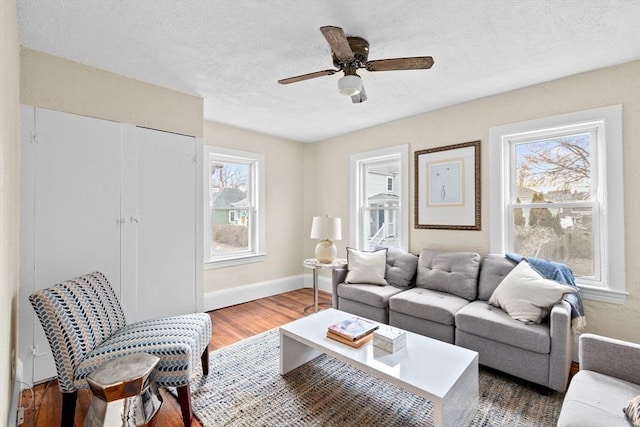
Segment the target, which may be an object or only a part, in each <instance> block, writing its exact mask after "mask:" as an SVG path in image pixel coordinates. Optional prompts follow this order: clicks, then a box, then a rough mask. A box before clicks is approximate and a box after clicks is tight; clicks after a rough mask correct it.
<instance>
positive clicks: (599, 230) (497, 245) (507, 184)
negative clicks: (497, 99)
mask: <svg viewBox="0 0 640 427" xmlns="http://www.w3.org/2000/svg"><path fill="white" fill-rule="evenodd" d="M621 147H622V138H621V109H620V107H619V106H618V107H608V108H603V109H598V110H590V111H586V112H581V113H574V114H570V115H563V116H556V117H552V118H547V119H540V120H536V121H532V122H525V123H517V124H513V125H506V126H501V127H498V128H492V129H491V153H492V154H491V162H492V164H495V165H497V166H496V167H493V168H492V175H491V188H492V189H497V190H496V191H495V193H494V192H492V201H491V211H492V214H491V229H490V230H491V251H492V252H501V253H502V252H512V253H517V254H520V255H524V256H528V257H535V258H542V259H548V260H551V261H556V262H560V263H564V264H566V265H567V266H569V267H570V268H571V269H572V271H573V273H574V276H575V277H576V281H577V283H578V285H579V286H580V287H581V288H582V290H583V294H586V296H587V297H588V298H591V299H597V300H603V301H608V302H623V301H624V231H623V225H624V222H623V219H624V216H623V198H622V155H621V152H622V149H621ZM621 278H622V280H621Z"/></svg>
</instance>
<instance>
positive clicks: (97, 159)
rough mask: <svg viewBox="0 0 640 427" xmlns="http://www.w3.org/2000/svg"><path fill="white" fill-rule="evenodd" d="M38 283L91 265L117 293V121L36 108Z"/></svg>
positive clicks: (66, 276)
mask: <svg viewBox="0 0 640 427" xmlns="http://www.w3.org/2000/svg"><path fill="white" fill-rule="evenodd" d="M36 128H37V132H38V139H39V142H38V144H37V148H36V164H35V171H36V178H35V180H36V184H35V192H36V194H35V200H36V208H35V211H36V214H35V240H36V248H35V265H36V286H37V287H38V289H40V288H44V287H47V286H49V285H51V284H53V283H57V282H60V281H63V280H66V279H71V278H73V277H76V276H79V275H81V274H85V273H89V272H92V271H96V270H98V271H101V272H103V273H104V274H105V275H106V276H107V278H108V279H109V282H110V283H111V286H113V288H114V290H115V292H116V294H118V295H119V292H120V223H119V221H118V220H119V218H120V125H119V124H117V123H113V122H109V121H105V120H98V119H93V118H89V117H83V116H77V115H71V114H66V113H61V112H57V111H51V110H42V109H37V110H36Z"/></svg>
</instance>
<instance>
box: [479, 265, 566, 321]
mask: <svg viewBox="0 0 640 427" xmlns="http://www.w3.org/2000/svg"><path fill="white" fill-rule="evenodd" d="M573 292H575V289H574V288H573V287H571V286H568V285H563V284H560V283H558V282H556V281H554V280H549V279H545V278H544V277H542V276H541V275H540V273H538V272H537V271H535V270H534V269H533V267H531V266H530V265H529V263H528V262H527V261H526V260H522V261H520V263H519V264H518V265H517V266H516V267H515V268H514V269H513V270H511V271H510V272H509V274H507V276H506V277H505V278H504V279H502V282H500V285H498V287H497V288H496V290H495V291H494V292H493V295H491V298H489V304H491V305H495V306H496V307H501V308H502V309H504V310H505V311H506V312H507V313H509V316H511V317H513V318H514V319H516V320H520V321H523V322H533V323H540V322H541V321H542V319H543V318H544V317H546V316H547V315H548V314H549V312H550V310H551V306H553V305H555V304H557V303H558V302H560V301H561V300H562V297H563V296H564V295H565V294H569V293H573Z"/></svg>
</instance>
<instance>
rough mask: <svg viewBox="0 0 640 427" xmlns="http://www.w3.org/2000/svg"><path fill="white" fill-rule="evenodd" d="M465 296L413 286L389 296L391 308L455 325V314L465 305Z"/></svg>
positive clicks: (417, 316)
mask: <svg viewBox="0 0 640 427" xmlns="http://www.w3.org/2000/svg"><path fill="white" fill-rule="evenodd" d="M467 304H469V301H467V300H466V299H464V298H460V297H458V296H455V295H451V294H447V293H445V292H439V291H432V290H430V289H423V288H413V289H409V290H407V291H405V292H401V293H399V294H397V295H394V296H392V297H391V298H389V309H390V310H392V311H395V312H397V313H403V314H406V315H409V316H412V317H416V318H419V319H426V320H431V321H433V322H438V323H442V324H444V325H453V324H454V319H455V318H454V316H455V314H456V313H457V312H458V310H460V309H461V308H462V307H464V306H465V305H467Z"/></svg>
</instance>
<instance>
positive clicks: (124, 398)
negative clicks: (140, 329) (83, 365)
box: [84, 353, 162, 427]
mask: <svg viewBox="0 0 640 427" xmlns="http://www.w3.org/2000/svg"><path fill="white" fill-rule="evenodd" d="M159 361H160V359H159V358H157V357H156V356H152V355H150V354H147V353H136V354H130V355H127V356H123V357H118V358H116V359H113V360H110V361H108V362H106V363H105V364H104V365H102V366H101V367H99V368H98V369H96V370H95V371H94V372H92V373H91V374H90V375H89V376H88V377H87V382H88V383H89V388H91V392H92V393H93V397H92V398H91V404H90V405H89V411H88V413H87V416H86V418H85V420H84V427H97V426H114V427H115V426H118V427H125V426H141V425H147V424H148V423H149V422H150V421H151V419H152V418H153V416H154V415H155V414H156V412H158V409H160V405H162V397H161V396H160V393H159V392H158V388H157V386H156V384H155V383H154V382H153V381H152V380H151V378H150V375H151V372H152V371H153V369H154V368H155V367H156V365H157V364H158V362H159Z"/></svg>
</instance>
